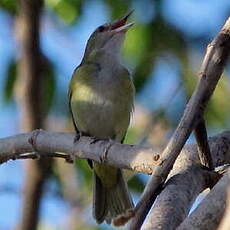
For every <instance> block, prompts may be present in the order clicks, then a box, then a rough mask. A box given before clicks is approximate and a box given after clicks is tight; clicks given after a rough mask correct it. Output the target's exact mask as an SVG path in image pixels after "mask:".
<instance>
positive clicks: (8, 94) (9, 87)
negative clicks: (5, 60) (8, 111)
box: [3, 61, 16, 103]
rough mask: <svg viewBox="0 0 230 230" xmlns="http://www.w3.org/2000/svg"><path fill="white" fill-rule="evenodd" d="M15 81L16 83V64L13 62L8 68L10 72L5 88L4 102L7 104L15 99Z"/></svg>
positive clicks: (8, 72) (7, 75)
mask: <svg viewBox="0 0 230 230" xmlns="http://www.w3.org/2000/svg"><path fill="white" fill-rule="evenodd" d="M15 81H16V62H15V61H11V62H10V64H9V66H8V70H7V74H6V78H5V82H4V86H3V100H4V102H6V103H7V102H10V101H11V100H12V99H13V88H14V84H15Z"/></svg>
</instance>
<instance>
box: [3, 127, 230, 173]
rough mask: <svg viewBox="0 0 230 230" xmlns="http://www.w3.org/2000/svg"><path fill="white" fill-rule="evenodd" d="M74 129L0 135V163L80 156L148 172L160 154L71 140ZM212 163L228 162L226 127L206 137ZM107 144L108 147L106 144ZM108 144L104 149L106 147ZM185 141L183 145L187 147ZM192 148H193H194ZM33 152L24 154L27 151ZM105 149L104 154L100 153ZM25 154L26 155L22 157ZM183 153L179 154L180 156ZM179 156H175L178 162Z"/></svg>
mask: <svg viewBox="0 0 230 230" xmlns="http://www.w3.org/2000/svg"><path fill="white" fill-rule="evenodd" d="M75 135H76V134H74V133H64V132H48V131H44V130H35V131H33V132H29V133H23V134H18V135H15V136H10V137H5V138H1V139H0V163H4V162H6V161H8V160H14V159H17V158H23V157H25V158H29V157H31V158H32V159H34V158H35V157H34V156H41V157H44V156H47V157H61V158H65V159H67V160H68V159H69V158H70V157H73V158H82V159H91V160H93V161H96V162H99V163H104V164H108V165H111V166H114V167H118V168H123V169H130V170H133V171H136V172H140V173H146V174H151V173H152V169H154V166H155V167H156V165H157V163H158V161H159V159H160V155H159V150H157V149H153V148H149V147H142V146H137V145H127V144H120V143H118V142H115V141H112V140H109V141H107V140H98V141H97V142H95V140H94V138H91V137H86V136H82V137H81V138H80V139H79V140H78V141H75ZM209 142H210V145H211V146H210V148H211V152H212V153H213V154H212V156H213V162H214V165H215V166H219V165H223V164H225V163H229V162H230V131H225V132H223V133H220V134H218V135H216V136H214V137H211V138H209ZM109 146H110V147H109ZM192 146H193V147H192V148H193V149H194V150H193V151H192V153H191V154H193V155H196V158H195V159H196V161H197V162H199V160H198V156H197V151H196V145H192ZM108 147H109V149H108V151H106V150H107V148H108ZM190 148H191V146H190V145H187V146H186V147H185V149H184V151H185V152H186V151H187V149H190ZM194 151H195V152H194ZM31 152H32V153H33V152H36V153H33V154H28V153H31ZM105 152H106V155H105V154H104V153H105ZM26 156H27V157H26ZM184 156H186V154H182V158H183V157H184ZM180 159H181V158H178V162H179V161H180Z"/></svg>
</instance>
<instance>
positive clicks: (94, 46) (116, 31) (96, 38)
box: [85, 11, 134, 56]
mask: <svg viewBox="0 0 230 230" xmlns="http://www.w3.org/2000/svg"><path fill="white" fill-rule="evenodd" d="M131 13H132V11H131V12H130V13H128V14H127V15H125V16H124V17H123V18H121V19H119V20H116V21H115V22H112V23H106V24H103V25H101V26H99V27H98V28H97V29H96V30H95V31H94V32H93V33H92V34H91V36H90V38H89V40H88V42H87V46H86V50H85V56H88V55H90V54H91V53H92V52H93V51H98V50H101V49H104V50H105V51H107V52H112V53H114V54H117V53H118V52H119V50H120V47H121V44H122V42H123V40H124V36H125V32H126V31H127V30H128V29H129V28H130V27H131V26H132V25H133V24H134V23H128V24H126V22H127V19H128V18H129V16H130V15H131Z"/></svg>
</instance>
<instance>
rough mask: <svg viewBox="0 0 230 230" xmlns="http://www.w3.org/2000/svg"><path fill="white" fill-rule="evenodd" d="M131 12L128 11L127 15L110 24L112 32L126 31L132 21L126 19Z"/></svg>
mask: <svg viewBox="0 0 230 230" xmlns="http://www.w3.org/2000/svg"><path fill="white" fill-rule="evenodd" d="M132 13H133V10H132V11H130V12H129V13H128V14H127V15H125V16H124V17H123V18H122V19H120V20H117V21H115V22H114V23H111V24H110V31H112V32H113V33H119V32H126V31H127V30H128V29H129V28H130V27H131V26H132V25H133V24H134V23H133V22H132V23H128V24H126V22H127V19H128V18H129V16H130V15H131V14H132Z"/></svg>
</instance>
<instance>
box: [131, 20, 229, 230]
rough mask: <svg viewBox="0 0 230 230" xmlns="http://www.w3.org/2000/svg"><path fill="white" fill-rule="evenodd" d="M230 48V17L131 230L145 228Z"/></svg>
mask: <svg viewBox="0 0 230 230" xmlns="http://www.w3.org/2000/svg"><path fill="white" fill-rule="evenodd" d="M229 50H230V18H229V19H228V20H227V22H226V23H225V25H224V26H223V28H222V30H221V31H220V32H219V34H218V35H217V36H216V38H215V39H214V40H213V41H212V43H211V44H210V45H209V46H208V48H207V52H206V55H205V57H204V60H203V63H202V66H201V71H200V79H199V82H198V84H197V86H196V88H195V91H194V92H193V95H192V97H191V99H190V100H189V102H188V104H187V106H186V109H185V111H184V114H183V116H182V118H181V120H180V123H179V125H178V127H177V129H176V130H175V132H174V134H173V136H172V137H171V139H170V140H169V142H168V145H167V146H166V148H165V149H164V151H163V152H162V154H161V159H160V161H159V164H158V165H157V166H156V167H154V169H153V173H152V176H151V178H150V180H149V182H148V184H147V186H146V187H145V190H144V193H143V194H142V197H141V199H140V200H139V202H138V203H137V205H136V207H135V218H133V219H132V222H131V224H130V226H129V229H132V230H138V229H140V228H141V225H142V223H143V221H144V219H145V217H146V215H147V214H148V212H149V209H150V208H151V206H152V204H153V202H154V201H155V199H156V197H157V195H158V193H159V188H160V187H161V186H162V185H163V184H164V182H165V180H166V178H167V176H168V174H169V172H170V171H171V169H172V167H173V164H174V162H175V160H176V158H177V157H178V155H179V153H180V151H181V149H182V148H183V146H184V144H185V142H186V140H187V139H188V137H189V135H190V134H191V132H192V130H193V129H194V127H195V126H196V124H197V122H198V121H199V117H200V116H201V115H202V114H203V111H204V109H205V107H206V105H207V103H208V100H209V99H210V97H211V95H212V93H213V91H214V89H215V87H216V85H217V82H218V80H219V78H220V76H221V74H222V72H223V68H224V65H225V63H226V61H227V58H228V56H229Z"/></svg>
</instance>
